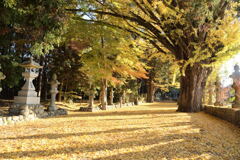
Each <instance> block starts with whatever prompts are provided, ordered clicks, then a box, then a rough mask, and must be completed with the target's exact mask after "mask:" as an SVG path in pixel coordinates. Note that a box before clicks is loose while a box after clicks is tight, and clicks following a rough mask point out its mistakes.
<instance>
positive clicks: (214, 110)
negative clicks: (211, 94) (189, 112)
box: [204, 106, 240, 126]
mask: <svg viewBox="0 0 240 160" xmlns="http://www.w3.org/2000/svg"><path fill="white" fill-rule="evenodd" d="M204 112H206V113H208V114H211V115H213V116H216V117H219V118H221V119H224V120H226V121H228V122H231V123H233V124H235V125H238V126H240V108H221V107H214V106H205V107H204Z"/></svg>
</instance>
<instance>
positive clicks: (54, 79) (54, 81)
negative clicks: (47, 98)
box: [48, 74, 60, 111]
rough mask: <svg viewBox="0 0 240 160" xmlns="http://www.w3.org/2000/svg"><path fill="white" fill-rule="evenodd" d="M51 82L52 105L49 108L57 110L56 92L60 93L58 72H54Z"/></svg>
mask: <svg viewBox="0 0 240 160" xmlns="http://www.w3.org/2000/svg"><path fill="white" fill-rule="evenodd" d="M50 84H51V90H50V93H51V102H50V106H49V108H48V110H49V111H56V110H57V109H58V108H57V106H56V104H55V101H56V94H57V93H58V85H59V84H60V83H59V82H58V80H57V75H56V74H53V77H52V81H51V82H50Z"/></svg>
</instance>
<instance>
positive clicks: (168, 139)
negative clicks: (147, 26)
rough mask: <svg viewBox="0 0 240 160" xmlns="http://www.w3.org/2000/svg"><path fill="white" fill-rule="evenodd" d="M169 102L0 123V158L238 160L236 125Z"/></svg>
mask: <svg viewBox="0 0 240 160" xmlns="http://www.w3.org/2000/svg"><path fill="white" fill-rule="evenodd" d="M175 110H176V105H175V104H173V103H154V104H144V105H141V106H136V107H129V108H123V109H119V110H117V111H116V110H115V111H104V112H98V113H77V112H75V113H74V112H73V113H70V115H68V116H63V117H55V118H48V119H41V120H36V121H32V122H23V123H21V124H16V125H11V126H2V127H1V126H0V159H24V160H27V159H44V160H46V159H48V160H49V159H66V160H74V159H76V160H81V159H82V160H87V159H102V160H109V159H119V160H141V159H144V160H145V159H146V160H161V159H167V160H168V159H169V160H170V159H211V160H214V159H216V160H221V159H223V160H240V129H239V128H238V127H236V126H234V125H232V124H230V123H228V122H225V121H222V120H219V119H217V118H214V117H212V116H209V115H207V114H204V113H193V114H187V113H177V112H175Z"/></svg>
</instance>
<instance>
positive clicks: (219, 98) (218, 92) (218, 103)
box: [214, 77, 224, 106]
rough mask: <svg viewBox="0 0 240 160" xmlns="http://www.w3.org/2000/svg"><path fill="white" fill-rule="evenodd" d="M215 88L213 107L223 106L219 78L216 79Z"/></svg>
mask: <svg viewBox="0 0 240 160" xmlns="http://www.w3.org/2000/svg"><path fill="white" fill-rule="evenodd" d="M215 86H216V90H215V93H216V101H215V103H214V105H215V106H223V104H224V97H223V95H222V92H223V91H222V90H223V88H222V85H221V81H220V79H219V77H218V78H217V81H216V83H215Z"/></svg>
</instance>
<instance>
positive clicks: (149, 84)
mask: <svg viewBox="0 0 240 160" xmlns="http://www.w3.org/2000/svg"><path fill="white" fill-rule="evenodd" d="M154 93H155V86H154V82H153V80H152V79H151V78H150V79H148V81H147V102H148V103H153V102H154Z"/></svg>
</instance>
